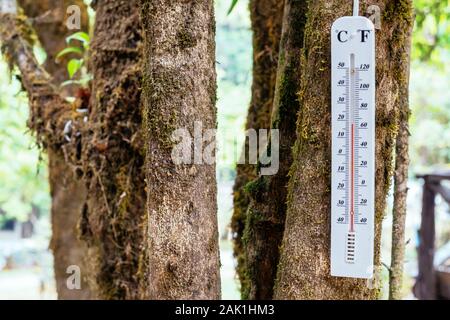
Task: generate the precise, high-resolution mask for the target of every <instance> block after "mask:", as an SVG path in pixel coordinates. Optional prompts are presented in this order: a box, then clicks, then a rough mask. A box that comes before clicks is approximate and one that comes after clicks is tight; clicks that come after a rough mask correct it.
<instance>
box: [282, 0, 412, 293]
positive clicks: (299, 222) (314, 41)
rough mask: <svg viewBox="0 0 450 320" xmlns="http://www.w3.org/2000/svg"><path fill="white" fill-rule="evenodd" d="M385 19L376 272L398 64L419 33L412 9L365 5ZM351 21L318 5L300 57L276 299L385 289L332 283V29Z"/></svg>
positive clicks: (337, 9) (403, 4)
mask: <svg viewBox="0 0 450 320" xmlns="http://www.w3.org/2000/svg"><path fill="white" fill-rule="evenodd" d="M371 4H376V5H378V6H379V7H380V9H381V12H382V17H383V19H382V23H383V24H382V29H381V31H379V32H377V35H376V36H377V41H376V43H377V52H376V58H377V61H376V62H377V70H376V72H377V75H376V85H377V91H376V99H377V110H376V119H377V120H376V159H377V161H376V173H375V184H376V187H375V192H376V194H375V207H376V208H375V211H376V219H375V270H378V269H379V268H378V267H379V265H380V239H381V222H382V220H383V217H384V211H385V205H386V196H387V192H388V190H389V183H390V179H391V177H392V174H393V165H392V158H393V149H394V145H395V138H396V134H397V124H398V117H399V109H398V104H399V98H400V95H399V93H400V88H401V87H402V83H404V82H405V81H406V79H407V77H406V74H405V73H404V70H403V69H400V68H398V65H399V64H402V63H407V61H406V60H405V58H404V57H403V56H402V55H401V52H403V50H404V48H405V47H407V46H408V41H409V37H408V36H407V35H408V34H409V33H410V28H411V26H412V21H413V15H412V3H411V1H406V0H398V1H390V0H389V1H388V0H385V1H365V2H364V3H363V4H362V12H364V6H365V5H371ZM350 14H351V5H350V4H348V5H344V4H343V2H342V1H325V0H318V1H311V2H309V9H308V13H307V24H306V28H305V46H304V50H303V53H302V57H301V59H302V60H301V67H302V77H301V85H300V88H299V99H300V105H301V110H300V113H299V117H298V124H297V142H296V144H295V147H294V153H293V165H292V168H291V171H290V181H289V186H288V190H289V194H288V204H287V206H288V209H287V217H286V229H285V232H284V237H283V245H282V248H281V256H280V264H279V268H278V273H277V283H276V288H275V298H277V299H374V298H376V297H377V296H378V292H379V289H378V288H377V286H376V285H374V286H368V284H367V283H366V281H364V280H361V279H352V278H338V277H331V276H330V262H329V261H330V183H331V179H330V165H331V136H330V134H331V121H330V119H331V116H330V76H331V71H330V28H331V24H332V23H333V21H334V20H335V19H336V18H338V17H340V16H344V15H350Z"/></svg>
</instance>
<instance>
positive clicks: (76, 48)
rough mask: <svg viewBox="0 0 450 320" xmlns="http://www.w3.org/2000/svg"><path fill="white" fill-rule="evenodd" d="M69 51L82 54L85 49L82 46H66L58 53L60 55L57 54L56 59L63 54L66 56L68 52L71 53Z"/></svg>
mask: <svg viewBox="0 0 450 320" xmlns="http://www.w3.org/2000/svg"><path fill="white" fill-rule="evenodd" d="M69 53H77V54H81V55H82V54H83V51H82V50H81V49H80V48H78V47H67V48H64V49H63V50H61V51H60V52H59V53H58V55H57V56H56V59H59V58H61V57H62V56H65V55H66V54H69Z"/></svg>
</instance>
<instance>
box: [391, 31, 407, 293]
mask: <svg viewBox="0 0 450 320" xmlns="http://www.w3.org/2000/svg"><path fill="white" fill-rule="evenodd" d="M405 31H407V30H405ZM411 36H412V30H411V29H410V30H409V34H408V33H405V37H407V38H406V41H407V43H406V45H405V46H404V47H403V50H402V49H401V48H399V49H398V51H397V56H398V60H399V61H400V62H399V63H397V65H396V67H395V69H394V70H395V72H396V73H399V74H402V75H403V76H404V79H403V81H401V83H400V85H399V99H398V108H399V117H398V120H399V124H398V135H397V141H396V146H395V172H394V203H393V208H392V247H391V265H390V270H389V299H390V300H400V299H402V288H403V265H404V263H405V246H406V239H405V222H406V213H407V195H408V173H409V162H410V161H409V135H410V133H409V116H410V114H411V110H410V108H409V73H410V59H411V55H410V51H411Z"/></svg>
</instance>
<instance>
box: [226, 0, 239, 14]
mask: <svg viewBox="0 0 450 320" xmlns="http://www.w3.org/2000/svg"><path fill="white" fill-rule="evenodd" d="M237 3H238V0H232V2H231V6H230V9H228V13H227V15H229V14H230V13H231V12H232V11H233V9H234V7H235V6H236V4H237Z"/></svg>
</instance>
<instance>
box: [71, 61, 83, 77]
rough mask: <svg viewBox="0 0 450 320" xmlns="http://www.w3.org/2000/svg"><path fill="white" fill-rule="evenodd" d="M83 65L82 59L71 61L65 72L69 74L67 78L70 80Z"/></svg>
mask: <svg viewBox="0 0 450 320" xmlns="http://www.w3.org/2000/svg"><path fill="white" fill-rule="evenodd" d="M82 65H83V59H72V60H70V61H69V63H68V64H67V71H68V72H69V77H70V78H72V77H73V76H74V75H75V73H77V71H78V70H80V68H81V66H82Z"/></svg>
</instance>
